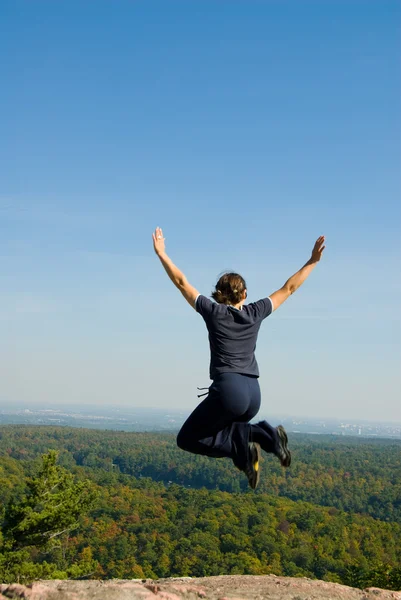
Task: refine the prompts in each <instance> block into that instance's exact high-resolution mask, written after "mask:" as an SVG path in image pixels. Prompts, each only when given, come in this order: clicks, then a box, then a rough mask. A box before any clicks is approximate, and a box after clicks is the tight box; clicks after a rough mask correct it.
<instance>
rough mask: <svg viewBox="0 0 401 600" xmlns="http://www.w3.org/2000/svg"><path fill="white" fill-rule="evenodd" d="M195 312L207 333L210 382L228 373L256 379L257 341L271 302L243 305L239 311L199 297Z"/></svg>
mask: <svg viewBox="0 0 401 600" xmlns="http://www.w3.org/2000/svg"><path fill="white" fill-rule="evenodd" d="M195 309H196V311H197V312H198V313H199V314H200V315H202V317H203V319H204V321H205V323H206V327H207V329H208V331H209V343H210V379H216V377H217V376H218V375H220V373H227V372H233V373H243V374H244V375H253V376H254V377H259V368H258V363H257V362H256V358H255V348H256V340H257V337H258V333H259V329H260V326H261V324H262V321H263V319H265V318H266V317H268V316H269V315H270V314H271V313H272V311H273V303H272V301H271V300H270V298H263V299H262V300H258V301H257V302H252V303H251V304H246V305H243V307H242V309H241V310H238V309H237V308H234V307H233V306H227V305H226V304H218V303H217V302H212V301H211V300H209V298H206V296H202V295H199V296H198V297H197V299H196V302H195Z"/></svg>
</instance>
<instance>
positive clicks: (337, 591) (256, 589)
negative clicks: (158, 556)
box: [0, 575, 401, 600]
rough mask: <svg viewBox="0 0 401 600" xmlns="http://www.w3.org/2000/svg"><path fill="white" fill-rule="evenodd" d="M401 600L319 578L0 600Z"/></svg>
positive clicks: (79, 588)
mask: <svg viewBox="0 0 401 600" xmlns="http://www.w3.org/2000/svg"><path fill="white" fill-rule="evenodd" d="M10 598H12V599H17V598H20V599H22V600H25V599H26V600H109V599H110V600H199V599H200V598H204V599H205V600H401V592H391V591H389V590H379V589H377V588H369V589H367V590H363V591H362V590H358V589H355V588H350V587H347V586H345V585H339V584H337V583H327V582H325V581H318V580H315V579H306V578H291V577H276V576H274V575H265V576H254V575H221V576H218V577H201V578H189V577H184V578H176V579H159V580H157V581H154V580H149V579H148V580H142V579H133V580H118V579H115V580H108V581H57V580H54V581H39V582H36V583H34V584H32V585H31V586H23V585H19V584H12V585H8V584H2V585H0V600H9V599H10Z"/></svg>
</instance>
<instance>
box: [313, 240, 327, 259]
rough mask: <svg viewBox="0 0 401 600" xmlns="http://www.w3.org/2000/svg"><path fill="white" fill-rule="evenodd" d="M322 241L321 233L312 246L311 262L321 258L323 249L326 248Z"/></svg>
mask: <svg viewBox="0 0 401 600" xmlns="http://www.w3.org/2000/svg"><path fill="white" fill-rule="evenodd" d="M324 241H325V237H324V235H321V236H320V237H319V238H317V240H316V242H315V245H314V246H313V250H312V256H311V262H314V263H316V262H319V260H320V259H321V258H322V254H323V250H324V249H325V248H326V246H325V245H324Z"/></svg>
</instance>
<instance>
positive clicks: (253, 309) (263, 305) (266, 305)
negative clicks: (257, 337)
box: [243, 297, 274, 321]
mask: <svg viewBox="0 0 401 600" xmlns="http://www.w3.org/2000/svg"><path fill="white" fill-rule="evenodd" d="M243 309H245V310H246V311H247V312H248V313H249V314H250V315H251V316H252V317H253V318H254V319H255V320H260V321H261V320H263V319H265V318H266V317H268V316H269V315H270V314H271V313H272V312H273V310H274V307H273V302H272V300H271V298H269V297H267V298H262V299H261V300H257V301H256V302H251V303H250V304H246V305H245V306H244V307H243Z"/></svg>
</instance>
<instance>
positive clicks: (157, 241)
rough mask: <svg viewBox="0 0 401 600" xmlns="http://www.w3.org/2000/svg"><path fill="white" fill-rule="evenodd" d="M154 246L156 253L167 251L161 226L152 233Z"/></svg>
mask: <svg viewBox="0 0 401 600" xmlns="http://www.w3.org/2000/svg"><path fill="white" fill-rule="evenodd" d="M152 237H153V247H154V249H155V252H156V254H161V253H162V252H165V251H166V245H165V243H164V237H163V231H162V229H161V228H160V227H156V229H155V232H154V233H153V234H152Z"/></svg>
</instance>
